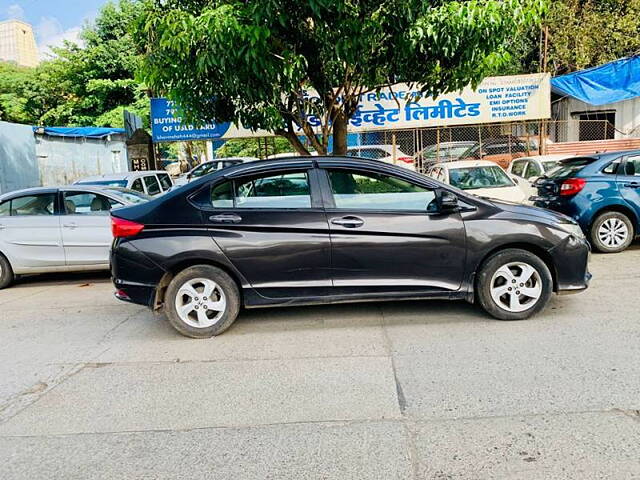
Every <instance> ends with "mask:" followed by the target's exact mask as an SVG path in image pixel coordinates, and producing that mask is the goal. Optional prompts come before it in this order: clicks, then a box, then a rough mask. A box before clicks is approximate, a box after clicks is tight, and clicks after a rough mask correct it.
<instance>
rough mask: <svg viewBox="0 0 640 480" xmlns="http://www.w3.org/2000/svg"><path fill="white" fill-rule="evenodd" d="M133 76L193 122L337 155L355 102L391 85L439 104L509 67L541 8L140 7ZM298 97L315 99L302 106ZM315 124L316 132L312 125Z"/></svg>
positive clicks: (381, 0) (410, 4) (325, 2)
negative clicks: (233, 127) (510, 51)
mask: <svg viewBox="0 0 640 480" xmlns="http://www.w3.org/2000/svg"><path fill="white" fill-rule="evenodd" d="M142 3H143V8H142V9H141V14H140V16H139V17H138V20H137V21H136V23H135V30H134V37H135V40H136V43H137V45H138V48H139V49H140V52H141V53H142V54H143V64H142V78H143V79H144V81H145V82H146V83H147V84H148V85H149V86H150V87H151V88H152V89H153V90H154V91H155V92H158V93H161V94H166V95H167V96H169V97H170V98H172V99H173V100H176V101H177V103H178V104H179V105H181V107H182V109H183V110H184V114H185V115H186V117H187V118H188V119H189V120H191V121H194V122H201V123H204V122H209V121H216V122H225V121H233V122H240V123H242V125H244V126H245V127H248V128H251V129H265V130H269V131H272V132H275V133H277V134H279V135H281V136H283V137H285V138H287V139H288V140H289V142H290V143H291V144H292V145H293V147H294V148H295V149H296V150H297V151H298V152H300V153H302V154H309V150H308V149H307V148H306V147H305V145H304V144H303V143H302V142H301V141H300V140H299V138H298V135H299V134H300V133H301V132H302V133H303V134H304V135H306V136H307V138H308V139H309V142H310V144H311V146H312V147H313V149H315V150H316V151H318V152H319V153H321V154H325V153H327V147H328V145H329V135H331V134H333V145H334V153H336V154H344V153H345V152H346V132H347V124H348V121H349V119H350V118H351V116H352V115H353V114H354V112H355V110H356V108H357V105H358V101H359V99H360V96H361V95H362V94H364V93H366V92H371V91H377V90H379V89H381V88H383V87H385V86H389V85H391V84H394V83H398V82H405V83H413V84H415V85H416V86H417V87H418V88H419V89H420V90H421V91H422V92H423V94H424V95H428V96H437V95H439V94H442V93H446V92H450V91H455V90H459V89H461V88H463V87H465V86H467V85H468V84H470V83H471V84H477V83H478V82H479V81H480V80H481V79H482V78H483V77H484V76H485V75H486V74H487V73H488V72H489V71H493V70H495V69H496V67H497V66H499V65H502V64H504V62H505V61H506V60H507V58H508V57H507V47H508V45H509V43H510V41H511V40H512V39H514V38H517V36H518V34H519V32H521V31H522V30H523V29H526V28H528V27H529V26H530V25H533V24H537V23H538V22H539V21H540V18H541V15H542V14H543V12H544V9H545V6H546V0H469V1H464V0H458V1H452V0H437V1H429V2H427V1H424V0H357V1H356V0H297V1H295V2H291V1H285V0H142ZM305 89H312V90H313V91H315V92H316V93H317V96H315V95H314V96H311V97H305V95H304V92H305ZM311 115H313V116H315V117H316V118H318V119H319V120H320V125H319V127H318V128H317V130H314V128H313V126H312V124H311V123H310V116H311Z"/></svg>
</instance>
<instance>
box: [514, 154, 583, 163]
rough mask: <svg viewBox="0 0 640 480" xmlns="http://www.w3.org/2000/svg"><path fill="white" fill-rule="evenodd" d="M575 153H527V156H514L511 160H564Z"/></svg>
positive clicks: (572, 156)
mask: <svg viewBox="0 0 640 480" xmlns="http://www.w3.org/2000/svg"><path fill="white" fill-rule="evenodd" d="M575 156H576V155H574V154H570V155H568V154H566V153H565V154H561V153H555V154H552V155H529V156H528V157H520V158H514V159H513V161H514V162H516V161H520V160H539V161H541V162H559V161H560V160H566V159H569V158H574V157H575Z"/></svg>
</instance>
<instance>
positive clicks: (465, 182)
mask: <svg viewBox="0 0 640 480" xmlns="http://www.w3.org/2000/svg"><path fill="white" fill-rule="evenodd" d="M427 175H429V176H430V177H433V178H435V179H436V180H439V181H441V182H443V183H448V184H449V185H453V186H454V187H457V188H459V189H461V190H465V191H468V192H469V193H473V194H474V195H477V196H479V197H487V198H495V199H497V200H504V201H508V202H514V203H524V202H525V200H526V199H527V195H526V192H525V190H524V189H523V188H522V187H521V186H520V185H519V184H518V182H517V181H516V180H515V179H514V178H512V177H510V176H509V175H507V173H506V172H505V171H504V170H503V169H502V168H500V166H499V165H496V164H495V163H493V162H490V161H488V160H460V161H458V162H447V163H437V164H436V165H434V166H433V167H431V168H430V169H429V170H428V172H427ZM524 182H525V181H524V180H523V183H524Z"/></svg>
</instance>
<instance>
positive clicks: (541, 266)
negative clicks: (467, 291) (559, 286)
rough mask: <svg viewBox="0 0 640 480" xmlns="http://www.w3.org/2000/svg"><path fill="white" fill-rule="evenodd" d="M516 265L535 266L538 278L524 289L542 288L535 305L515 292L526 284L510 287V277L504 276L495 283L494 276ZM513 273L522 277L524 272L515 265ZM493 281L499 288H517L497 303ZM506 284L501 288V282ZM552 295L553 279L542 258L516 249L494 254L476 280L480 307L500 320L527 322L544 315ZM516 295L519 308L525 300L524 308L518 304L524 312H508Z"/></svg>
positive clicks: (485, 263)
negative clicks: (535, 316) (529, 319)
mask: <svg viewBox="0 0 640 480" xmlns="http://www.w3.org/2000/svg"><path fill="white" fill-rule="evenodd" d="M513 263H520V264H527V265H529V266H531V267H533V269H534V271H535V272H537V276H536V275H535V274H533V275H532V276H531V279H530V282H531V283H527V284H524V288H526V289H530V288H529V287H532V288H535V289H537V288H539V292H540V293H539V297H538V298H537V300H535V302H534V301H533V297H527V296H526V295H521V294H520V291H519V290H515V289H516V288H519V287H520V285H522V284H520V285H518V283H514V287H509V285H508V281H507V280H506V278H503V277H501V276H500V274H498V278H496V279H495V280H494V275H496V272H498V270H500V269H501V268H502V267H504V266H507V265H509V264H513ZM509 271H510V273H514V272H515V273H518V272H520V274H522V270H521V269H520V270H519V267H517V266H512V267H511V268H510V269H509ZM515 278H517V277H515ZM515 278H514V279H515ZM492 280H494V282H495V283H496V285H495V286H496V288H500V287H501V286H502V287H505V288H513V290H512V291H511V293H509V292H505V296H503V297H499V300H500V303H498V302H496V300H494V298H493V296H492V295H491V291H492V285H491V282H492ZM502 281H504V283H503V284H501V285H498V283H499V282H502ZM511 281H513V280H511ZM516 282H517V280H516ZM520 288H523V287H520ZM552 293H553V278H552V277H551V272H550V271H549V267H547V265H546V264H545V263H544V261H542V259H540V257H538V256H536V255H534V254H533V253H531V252H528V251H526V250H520V249H516V248H510V249H506V250H502V251H500V252H497V253H495V254H493V255H491V256H490V257H489V258H488V259H487V260H486V261H485V262H484V263H483V265H482V266H481V268H480V270H479V273H478V276H477V278H476V296H477V298H478V301H479V302H480V305H481V306H482V308H483V309H484V310H485V311H486V312H487V313H488V314H489V315H491V316H492V317H494V318H496V319H498V320H524V319H527V318H530V317H532V316H533V315H535V314H536V313H538V312H540V311H541V310H542V309H543V308H544V307H545V306H546V305H547V303H548V302H549V299H550V298H551V294H552ZM515 294H517V298H518V300H517V301H518V303H519V305H520V302H521V300H522V306H521V307H520V306H519V305H518V306H519V308H524V309H523V310H522V311H510V310H509V309H508V308H509V306H508V305H506V303H507V302H508V301H509V300H510V298H511V296H515Z"/></svg>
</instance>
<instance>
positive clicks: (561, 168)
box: [547, 158, 594, 178]
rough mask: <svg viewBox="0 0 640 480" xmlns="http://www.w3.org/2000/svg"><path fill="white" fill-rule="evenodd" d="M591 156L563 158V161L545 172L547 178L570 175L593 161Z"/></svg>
mask: <svg viewBox="0 0 640 480" xmlns="http://www.w3.org/2000/svg"><path fill="white" fill-rule="evenodd" d="M593 161H594V159H593V158H576V159H571V160H565V161H563V162H560V163H558V165H556V167H555V168H553V169H552V170H550V171H549V172H547V177H549V178H565V177H570V176H572V175H574V174H576V173H578V172H579V171H580V170H582V169H583V168H584V167H586V166H587V165H589V164H590V163H591V162H593Z"/></svg>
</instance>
